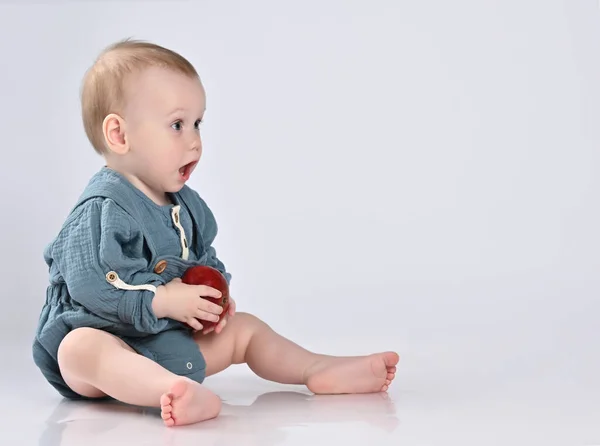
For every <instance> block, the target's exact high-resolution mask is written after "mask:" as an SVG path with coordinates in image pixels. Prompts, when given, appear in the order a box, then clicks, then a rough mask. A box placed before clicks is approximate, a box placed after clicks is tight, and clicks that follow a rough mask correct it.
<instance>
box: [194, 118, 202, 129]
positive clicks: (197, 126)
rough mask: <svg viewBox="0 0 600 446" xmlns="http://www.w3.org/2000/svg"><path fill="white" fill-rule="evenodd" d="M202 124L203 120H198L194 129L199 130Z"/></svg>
mask: <svg viewBox="0 0 600 446" xmlns="http://www.w3.org/2000/svg"><path fill="white" fill-rule="evenodd" d="M201 124H202V119H198V120H197V121H196V122H195V124H194V127H195V128H196V129H199V128H200V125H201Z"/></svg>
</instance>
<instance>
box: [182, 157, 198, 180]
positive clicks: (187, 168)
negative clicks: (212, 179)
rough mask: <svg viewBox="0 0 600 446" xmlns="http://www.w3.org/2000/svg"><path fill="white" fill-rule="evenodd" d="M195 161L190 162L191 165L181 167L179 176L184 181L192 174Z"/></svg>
mask: <svg viewBox="0 0 600 446" xmlns="http://www.w3.org/2000/svg"><path fill="white" fill-rule="evenodd" d="M196 163H197V161H192V162H191V163H188V164H186V165H185V166H183V167H181V168H180V169H179V175H181V178H183V179H184V180H187V179H189V178H190V174H191V173H192V170H193V168H194V166H195V165H196Z"/></svg>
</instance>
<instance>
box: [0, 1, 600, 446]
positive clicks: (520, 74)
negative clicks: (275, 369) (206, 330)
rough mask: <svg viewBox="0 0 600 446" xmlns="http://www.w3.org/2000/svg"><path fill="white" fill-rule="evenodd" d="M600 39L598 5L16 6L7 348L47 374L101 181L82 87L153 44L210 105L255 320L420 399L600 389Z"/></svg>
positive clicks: (2, 51)
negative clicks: (46, 356) (67, 229)
mask: <svg viewBox="0 0 600 446" xmlns="http://www.w3.org/2000/svg"><path fill="white" fill-rule="evenodd" d="M599 19H600V17H599V14H598V4H597V2H596V1H593V0H589V1H583V0H570V1H567V0H563V1H560V0H510V1H490V0H487V1H481V0H457V1H453V2H448V1H443V0H428V1H418V2H417V1H392V0H386V1H384V0H376V1H369V2H358V1H341V0H340V1H316V0H308V1H302V2H276V1H265V0H257V1H253V2H243V1H229V2H209V1H198V2H133V1H132V2H106V3H100V2H98V3H95V2H61V1H50V2H44V3H35V2H24V3H20V4H17V3H16V2H6V1H4V2H0V55H1V70H0V104H1V108H0V132H1V133H0V134H1V135H2V141H1V144H2V154H3V161H2V162H1V163H0V187H1V189H2V190H3V192H4V200H3V202H4V206H3V208H2V211H1V212H2V218H1V219H0V225H1V227H0V243H1V246H2V256H1V257H0V262H1V264H0V271H2V275H3V278H4V280H3V291H2V302H3V303H4V309H5V310H4V311H2V312H0V327H1V328H0V330H1V331H2V334H3V335H4V336H3V337H4V339H5V341H6V344H7V345H8V344H11V345H12V344H13V343H18V340H20V341H21V343H20V344H18V345H22V346H23V347H22V351H23V352H25V353H24V355H29V350H28V349H29V344H30V341H31V339H32V337H33V334H34V330H35V325H36V322H37V317H38V314H39V310H40V308H41V305H42V303H43V302H44V297H45V287H46V284H47V269H46V265H45V264H44V263H43V258H42V252H43V249H44V247H45V245H46V244H47V243H48V242H50V241H51V239H52V238H53V237H54V235H55V234H56V232H57V230H58V229H59V227H60V225H61V224H62V222H63V220H64V218H65V216H66V215H67V213H68V211H69V209H70V208H71V206H72V205H73V203H74V200H76V198H77V197H78V196H79V194H80V193H81V190H82V188H83V187H84V186H85V184H86V183H87V181H88V179H89V177H90V176H91V175H93V174H94V173H95V172H96V171H97V169H98V168H100V166H101V165H102V159H101V158H99V157H98V156H97V155H96V154H95V152H93V150H92V148H91V146H90V145H89V143H88V142H87V140H86V138H85V134H84V132H83V127H82V125H81V119H80V114H79V86H80V82H81V78H82V76H83V74H84V71H85V70H86V69H87V68H88V67H89V65H90V64H91V63H92V62H93V60H94V58H95V57H96V55H97V54H98V52H99V51H101V50H102V49H103V48H104V47H105V46H106V45H108V44H110V43H112V42H114V41H115V40H118V39H121V38H124V37H134V38H141V39H146V40H150V41H153V42H155V43H159V44H161V45H164V46H167V47H170V48H172V49H174V50H176V51H178V52H180V53H181V54H182V55H184V56H185V57H187V58H188V59H190V60H191V61H192V63H194V64H195V66H196V67H197V69H198V70H199V72H200V75H201V78H202V80H203V82H204V84H205V87H206V90H207V94H208V103H207V107H208V110H207V114H206V121H205V124H204V127H203V128H202V132H203V138H204V155H203V160H202V164H201V166H200V167H199V169H197V170H196V173H195V176H194V177H193V178H192V180H191V181H190V185H191V186H192V187H194V188H196V189H197V190H198V191H199V192H200V193H201V195H202V196H203V197H204V198H205V199H206V200H207V201H208V203H209V205H210V206H211V208H212V209H213V211H214V213H215V215H216V217H217V220H218V222H219V230H220V232H219V236H218V238H217V241H216V247H217V250H218V253H219V255H220V257H221V259H222V260H223V261H224V262H225V264H226V266H227V267H228V269H229V270H230V272H231V273H232V275H233V282H232V290H231V291H232V294H233V295H234V297H235V298H236V300H237V302H238V309H239V310H240V311H249V312H252V313H255V314H257V315H258V316H260V317H261V318H263V319H264V320H265V321H267V322H268V323H269V324H270V325H271V326H273V327H274V328H275V329H277V330H278V331H280V332H282V333H283V334H284V335H286V336H288V337H291V338H292V339H294V340H296V341H298V342H299V343H301V344H303V345H306V346H307V347H309V348H312V349H316V350H320V351H324V352H327V353H340V354H362V353H369V352H371V351H377V350H381V349H386V350H387V349H395V350H397V351H398V352H399V353H400V355H401V356H402V359H401V361H402V362H401V372H400V373H404V375H401V376H403V378H402V380H401V382H400V383H399V384H398V385H401V386H403V388H404V389H406V391H407V392H410V391H411V390H415V389H419V391H425V389H429V390H431V389H439V387H438V386H441V385H442V384H443V385H446V387H445V389H446V390H445V391H446V392H452V394H453V395H459V394H460V388H454V387H453V385H454V384H453V383H455V382H457V381H455V379H462V380H463V381H464V380H465V379H467V378H465V377H469V378H468V379H469V380H477V379H479V380H480V381H478V382H480V383H481V384H480V389H479V390H480V391H481V392H483V393H482V394H481V395H484V394H485V392H486V389H491V388H496V389H498V388H501V387H502V386H503V385H505V381H503V380H504V379H507V378H506V377H512V378H511V379H513V381H511V382H513V383H514V382H520V381H519V380H521V379H525V378H527V379H532V380H533V382H543V381H544V379H545V377H547V376H549V375H548V374H553V375H552V376H556V377H558V378H556V384H557V385H558V386H559V387H560V386H566V387H562V389H563V391H565V392H567V390H565V389H569V388H570V387H569V386H570V385H574V383H577V384H581V385H585V383H592V382H595V380H596V379H597V376H598V372H600V354H599V350H598V341H599V328H598V317H599V315H600V299H599V291H600V282H599V279H598V271H599V267H600V256H599V254H598V253H599V249H600V236H599V235H598V228H599V227H600V207H599V200H598V195H599V193H600V179H599V178H600V177H599V175H598V172H599V167H600V164H599V163H600V156H599V151H598V145H599V143H600V125H599V123H600V88H599V85H600V84H599V80H600V64H599V61H600V59H599V55H600V39H599V25H600V23H599ZM15 345H17V344H15ZM19 348H20V347H19ZM27 367H33V363H31V362H30V363H27ZM411 370H414V371H415V372H414V375H411V372H410V371H411ZM417 371H419V372H418V373H417ZM557 373H558V375H557ZM36 376H37V375H36ZM471 382H473V381H471ZM553 382H554V381H553ZM503 383H504V384H503ZM582 383H583V384H582ZM553 386H554V384H553ZM552 388H553V389H554V390H556V391H558V390H560V389H558V390H557V389H556V388H555V387H552ZM450 389H452V390H450ZM596 389H597V388H596ZM567 393H568V392H567ZM596 393H598V392H596ZM564 394H566V393H563V395H564ZM544 397H547V398H548V399H549V401H552V397H551V395H550V394H548V393H545V392H544ZM586 407H587V406H586ZM596 408H597V405H596ZM595 413H598V412H597V411H596V412H595ZM598 440H600V439H598Z"/></svg>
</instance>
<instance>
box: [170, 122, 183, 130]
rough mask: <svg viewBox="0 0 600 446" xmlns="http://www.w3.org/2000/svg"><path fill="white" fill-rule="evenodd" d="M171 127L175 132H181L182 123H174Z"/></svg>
mask: <svg viewBox="0 0 600 446" xmlns="http://www.w3.org/2000/svg"><path fill="white" fill-rule="evenodd" d="M171 127H172V128H173V129H175V130H181V121H177V122H174V123H173V124H171Z"/></svg>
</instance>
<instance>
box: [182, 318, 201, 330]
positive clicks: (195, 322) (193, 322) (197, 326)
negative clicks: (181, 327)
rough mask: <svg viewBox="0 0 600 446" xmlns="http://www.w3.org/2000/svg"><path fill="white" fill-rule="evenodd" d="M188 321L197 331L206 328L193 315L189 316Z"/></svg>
mask: <svg viewBox="0 0 600 446" xmlns="http://www.w3.org/2000/svg"><path fill="white" fill-rule="evenodd" d="M186 322H187V324H188V325H189V326H190V327H192V328H193V329H194V330H196V331H200V330H202V329H203V328H204V326H203V325H202V324H201V323H200V321H199V320H198V319H195V318H193V317H190V318H188V320H187V321H186Z"/></svg>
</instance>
